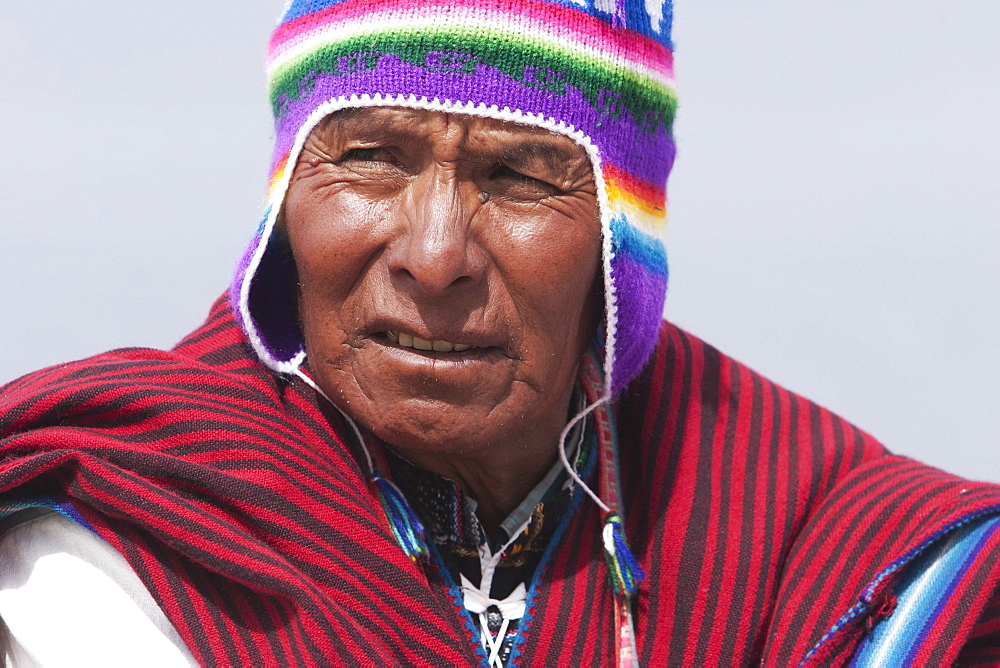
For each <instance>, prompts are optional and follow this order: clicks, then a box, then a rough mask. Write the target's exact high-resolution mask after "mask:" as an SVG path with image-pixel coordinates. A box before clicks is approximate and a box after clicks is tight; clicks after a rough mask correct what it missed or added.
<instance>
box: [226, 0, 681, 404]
mask: <svg viewBox="0 0 1000 668" xmlns="http://www.w3.org/2000/svg"><path fill="white" fill-rule="evenodd" d="M671 23H672V6H671V0H644V1H643V0H564V1H563V2H555V1H546V0H291V2H289V3H288V6H287V7H286V9H285V12H284V15H283V17H282V19H281V21H280V23H279V24H278V26H277V28H276V29H275V31H274V33H273V35H272V37H271V41H270V45H269V49H268V61H267V74H268V79H269V88H270V99H271V105H272V109H273V112H274V116H275V127H276V145H275V149H274V155H273V160H272V167H271V180H270V189H269V192H268V207H267V210H266V212H265V215H264V218H263V221H262V222H261V225H260V228H259V229H258V231H257V234H256V235H255V236H254V238H253V240H252V241H251V243H250V245H249V247H248V249H247V251H246V253H245V255H244V257H243V259H242V260H241V262H240V265H239V267H238V270H237V274H236V277H235V281H234V284H233V289H232V291H231V297H232V300H233V307H234V308H233V310H234V311H235V313H236V314H237V318H238V320H239V322H240V325H241V326H242V327H243V330H244V331H245V332H246V334H247V337H248V339H249V340H250V342H251V345H252V346H253V348H254V350H255V351H256V352H257V354H258V356H259V357H260V359H261V360H262V361H263V362H264V364H266V365H267V366H268V367H270V368H271V369H273V370H275V371H278V372H283V373H288V372H293V371H294V370H295V369H296V368H297V367H298V365H299V364H300V363H301V362H302V360H303V359H304V358H305V351H304V343H303V338H302V334H301V331H300V330H299V327H298V318H297V313H296V305H295V300H294V299H292V298H290V295H294V280H295V273H294V267H293V266H292V265H291V261H290V260H289V259H288V256H287V254H286V253H282V252H280V250H279V249H278V246H279V245H278V244H276V243H274V239H273V235H274V227H275V223H276V220H277V218H278V213H279V211H280V209H281V204H282V202H283V200H284V197H285V193H286V192H287V190H288V184H289V180H290V177H291V172H292V169H293V167H294V165H295V163H296V161H297V159H298V155H299V152H300V151H301V149H302V145H303V143H304V142H305V140H306V138H307V137H308V135H309V133H310V132H311V131H312V129H313V128H314V127H315V126H316V124H317V123H318V122H319V121H320V120H321V119H322V118H323V117H325V116H327V115H328V114H330V113H332V112H334V111H337V110H339V109H344V108H349V107H367V106H400V107H413V108H421V109H432V110H439V111H447V112H452V113H465V114H475V115H479V116H487V117H490V118H496V119H501V120H507V121H515V122H519V123H524V124H528V125H532V126H538V127H543V128H546V129H548V130H550V131H552V132H557V133H561V134H564V135H566V136H568V137H571V138H572V139H574V140H575V141H576V142H578V143H579V144H581V145H582V146H583V147H584V148H585V149H586V150H587V152H588V154H589V155H590V158H591V161H592V164H593V169H594V174H595V176H596V180H597V184H598V194H599V206H600V215H601V226H602V232H603V272H604V290H605V295H604V298H605V326H604V327H602V328H601V331H600V332H599V334H598V336H599V337H600V338H601V341H600V343H601V344H602V346H603V351H604V374H605V391H606V394H607V395H608V396H610V395H612V394H614V393H617V392H618V391H620V390H621V389H623V388H624V387H625V386H626V385H627V384H628V382H629V381H630V380H631V379H632V378H633V377H635V375H636V374H637V373H638V372H639V371H640V370H641V369H642V367H643V365H644V364H645V362H646V361H647V359H648V358H649V356H650V353H651V352H652V350H653V347H654V345H655V343H656V338H657V331H658V328H659V323H660V320H661V318H662V312H663V302H664V298H665V296H666V289H667V263H666V254H665V251H664V247H663V241H662V234H663V231H664V228H665V226H666V183H667V177H668V175H669V173H670V169H671V166H672V165H673V160H674V153H675V146H674V141H673V135H672V130H671V128H672V123H673V118H674V111H675V108H676V95H675V91H674V78H673V55H672V51H671V49H672V45H671V41H670V28H671Z"/></svg>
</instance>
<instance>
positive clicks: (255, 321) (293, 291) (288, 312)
mask: <svg viewBox="0 0 1000 668" xmlns="http://www.w3.org/2000/svg"><path fill="white" fill-rule="evenodd" d="M261 244H263V245H264V249H263V253H262V254H261V256H260V260H259V262H258V263H257V266H256V268H254V269H253V271H252V272H251V271H247V270H246V269H244V271H241V272H238V279H237V281H236V282H235V283H234V285H233V288H232V292H231V299H232V301H233V310H234V311H235V312H236V313H237V314H239V319H240V320H241V324H242V325H243V330H244V331H245V332H246V333H247V335H248V338H249V340H250V343H251V345H252V346H253V348H254V350H255V351H256V352H257V355H258V356H259V357H260V359H261V361H262V362H264V364H265V365H267V366H268V367H270V368H271V369H273V370H275V371H279V372H282V373H288V372H292V371H294V370H295V368H297V367H298V365H299V364H300V363H301V362H302V359H303V358H304V355H305V344H304V337H303V336H302V330H301V328H300V327H299V308H298V274H297V272H296V269H295V259H294V257H293V256H292V250H291V246H290V245H289V243H288V237H287V235H286V234H285V231H284V227H283V226H282V225H281V224H280V223H279V224H277V225H275V227H274V228H273V230H272V232H271V234H270V236H269V237H268V238H267V239H266V240H265V239H263V238H262V237H260V236H257V237H255V238H254V241H253V242H252V243H251V244H250V247H249V248H248V249H247V252H246V257H253V256H254V255H255V254H256V253H257V251H258V250H259V248H260V245H261ZM245 282H249V285H248V286H244V285H243V284H244V283H245ZM244 287H245V289H246V298H245V299H246V303H245V304H241V303H240V302H241V301H242V299H241V295H242V294H243V292H244Z"/></svg>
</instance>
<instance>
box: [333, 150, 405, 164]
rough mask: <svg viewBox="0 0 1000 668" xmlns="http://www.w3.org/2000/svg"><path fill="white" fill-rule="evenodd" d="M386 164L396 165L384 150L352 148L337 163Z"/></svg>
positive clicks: (388, 152)
mask: <svg viewBox="0 0 1000 668" xmlns="http://www.w3.org/2000/svg"><path fill="white" fill-rule="evenodd" d="M352 161H353V162H387V163H392V164H397V160H396V158H395V157H394V156H393V155H392V153H391V152H390V151H389V150H388V149H384V148H352V149H351V150H349V151H348V152H347V153H345V154H344V155H342V156H341V157H340V160H338V161H337V162H338V163H345V162H352Z"/></svg>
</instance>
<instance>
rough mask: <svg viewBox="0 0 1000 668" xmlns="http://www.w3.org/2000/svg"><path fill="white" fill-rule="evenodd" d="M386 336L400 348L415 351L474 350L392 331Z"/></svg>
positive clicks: (466, 346)
mask: <svg viewBox="0 0 1000 668" xmlns="http://www.w3.org/2000/svg"><path fill="white" fill-rule="evenodd" d="M385 336H386V338H387V339H389V340H390V341H392V342H393V343H395V344H396V345H398V346H399V347H400V348H413V349H414V350H428V351H433V352H436V353H450V352H456V353H460V352H464V351H466V350H468V349H470V348H472V346H470V345H469V344H467V343H452V342H451V341H440V340H435V341H428V340H427V339H421V338H420V337H419V336H413V335H412V334H407V333H406V332H398V331H394V330H391V329H390V330H387V331H386V333H385Z"/></svg>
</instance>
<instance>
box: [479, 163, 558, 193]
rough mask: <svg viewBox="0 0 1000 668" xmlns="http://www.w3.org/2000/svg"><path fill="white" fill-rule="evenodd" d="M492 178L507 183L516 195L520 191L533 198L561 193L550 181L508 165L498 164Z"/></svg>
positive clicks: (491, 174) (491, 175)
mask: <svg viewBox="0 0 1000 668" xmlns="http://www.w3.org/2000/svg"><path fill="white" fill-rule="evenodd" d="M490 178H491V179H493V180H494V181H499V182H500V183H504V184H507V187H508V188H510V189H513V190H515V192H514V193H512V194H514V195H517V194H518V193H520V194H523V195H531V196H532V197H531V198H534V197H538V196H546V195H556V194H558V193H559V189H558V188H557V187H555V186H554V185H552V184H551V183H549V182H548V181H544V180H542V179H539V178H535V177H533V176H528V175H527V174H524V173H523V172H519V171H517V170H516V169H513V168H511V167H508V166H507V165H497V166H496V167H495V168H494V169H493V171H492V172H491V173H490Z"/></svg>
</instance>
